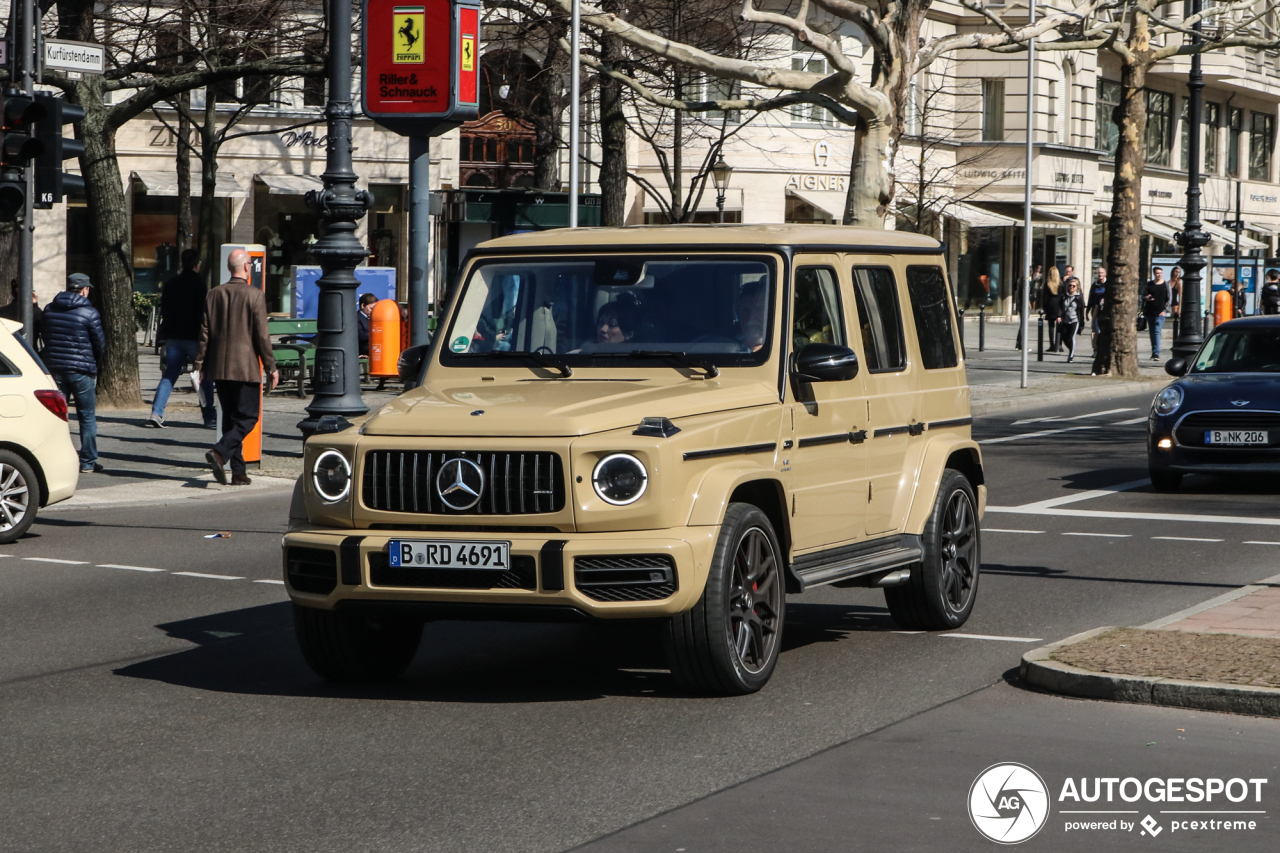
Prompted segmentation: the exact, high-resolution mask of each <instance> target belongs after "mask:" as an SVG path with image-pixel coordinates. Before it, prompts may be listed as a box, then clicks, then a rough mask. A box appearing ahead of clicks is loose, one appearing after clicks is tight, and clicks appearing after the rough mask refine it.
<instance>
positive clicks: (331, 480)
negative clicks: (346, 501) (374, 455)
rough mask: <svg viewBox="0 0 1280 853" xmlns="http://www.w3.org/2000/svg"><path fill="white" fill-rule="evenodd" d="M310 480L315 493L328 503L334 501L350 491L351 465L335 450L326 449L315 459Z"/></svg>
mask: <svg viewBox="0 0 1280 853" xmlns="http://www.w3.org/2000/svg"><path fill="white" fill-rule="evenodd" d="M311 479H312V481H313V482H314V483H315V486H316V493H317V494H318V495H320V497H322V498H323V499H324V500H325V501H327V502H328V503H336V502H337V501H340V500H342V499H343V498H345V497H346V496H347V493H348V492H350V491H351V465H350V464H349V463H348V462H347V457H345V456H343V455H342V454H341V453H339V452H338V451H336V450H326V451H325V452H324V453H321V454H320V456H319V457H318V458H317V459H316V465H315V469H314V472H313V475H312V478H311Z"/></svg>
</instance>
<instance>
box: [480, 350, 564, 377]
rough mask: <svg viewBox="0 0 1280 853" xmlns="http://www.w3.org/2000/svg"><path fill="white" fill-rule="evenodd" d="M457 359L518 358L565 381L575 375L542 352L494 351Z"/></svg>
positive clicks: (561, 362)
mask: <svg viewBox="0 0 1280 853" xmlns="http://www.w3.org/2000/svg"><path fill="white" fill-rule="evenodd" d="M455 357H462V358H518V359H522V360H525V361H532V362H533V363H534V364H536V365H538V366H539V367H545V368H547V369H548V370H554V371H555V372H556V373H559V374H560V375H561V376H562V377H564V378H565V379H568V378H569V377H570V376H572V375H573V368H571V367H570V366H569V365H567V364H565V363H564V362H563V361H556V360H555V359H551V358H547V357H546V356H545V355H543V354H542V353H540V352H517V351H514V350H494V351H493V352H464V353H457V354H456V355H455Z"/></svg>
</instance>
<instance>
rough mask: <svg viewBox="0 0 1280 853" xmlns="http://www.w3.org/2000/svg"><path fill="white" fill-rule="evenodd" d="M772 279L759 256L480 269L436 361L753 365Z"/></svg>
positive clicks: (550, 262) (765, 337)
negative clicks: (508, 360)
mask: <svg viewBox="0 0 1280 853" xmlns="http://www.w3.org/2000/svg"><path fill="white" fill-rule="evenodd" d="M775 279H776V276H775V274H774V263H773V261H772V260H771V259H769V258H764V257H761V258H758V259H756V258H750V257H748V258H745V259H744V258H743V257H742V256H736V257H723V256H714V255H698V256H689V255H683V256H675V255H661V256H622V255H611V256H606V257H594V258H574V257H568V258H527V259H525V258H521V259H508V258H502V259H495V260H492V261H485V262H481V263H479V264H477V265H476V266H475V267H474V268H473V269H472V271H471V274H470V276H469V277H468V278H467V281H466V283H465V284H464V285H463V291H462V295H461V298H460V299H459V300H458V309H457V311H456V312H455V313H454V319H453V325H452V326H451V327H450V329H449V334H448V337H447V338H445V340H446V341H447V345H446V346H445V347H444V349H443V351H442V352H441V358H440V360H441V362H442V363H444V364H449V365H455V366H463V365H469V364H474V363H476V362H485V361H491V362H492V361H497V360H498V359H499V358H504V357H505V358H512V359H514V360H516V361H517V362H518V361H519V360H520V357H521V355H522V354H532V355H540V356H543V358H542V359H541V360H535V359H533V358H527V360H528V361H529V362H530V363H531V364H538V363H542V365H543V366H547V364H548V363H554V364H556V365H563V366H567V367H576V366H599V367H610V366H621V365H626V364H632V365H633V364H635V362H636V361H637V360H640V361H644V360H647V359H652V360H653V362H654V363H666V364H672V363H675V364H685V365H689V364H697V365H700V366H707V367H710V366H712V365H714V366H718V367H735V366H751V365H757V364H762V363H764V361H765V360H766V359H767V358H768V353H769V342H770V337H771V335H770V332H771V329H770V328H769V326H770V320H771V317H772V313H773V312H772V311H771V310H770V306H771V305H773V298H774V297H773V294H774V281H775ZM680 356H687V358H680ZM505 358H504V360H505Z"/></svg>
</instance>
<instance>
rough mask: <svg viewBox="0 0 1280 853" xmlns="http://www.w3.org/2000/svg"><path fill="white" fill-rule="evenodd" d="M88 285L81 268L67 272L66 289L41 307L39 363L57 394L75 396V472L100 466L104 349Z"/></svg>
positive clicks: (91, 471)
mask: <svg viewBox="0 0 1280 853" xmlns="http://www.w3.org/2000/svg"><path fill="white" fill-rule="evenodd" d="M91 287H93V284H92V283H91V282H90V281H89V276H87V275H85V274H84V273H81V272H78V273H72V274H71V275H69V276H67V289H66V290H64V291H63V292H62V293H59V294H58V295H57V296H55V297H53V301H52V302H50V303H49V304H48V305H47V306H45V309H44V362H45V364H46V365H47V366H48V367H49V371H50V372H51V373H52V374H53V378H54V381H55V382H57V383H58V387H59V388H60V389H61V390H62V393H63V394H65V395H67V397H68V398H74V399H75V404H76V419H77V420H78V421H79V422H80V473H82V474H90V473H95V472H99V471H101V470H102V466H101V465H99V464H98V421H97V418H96V417H95V409H96V407H97V385H98V365H99V364H100V363H101V361H102V353H103V351H104V350H105V349H106V342H107V339H106V335H104V334H103V332H102V317H101V316H100V315H99V314H98V309H97V308H94V307H93V305H91V304H90V303H89V289H90V288H91Z"/></svg>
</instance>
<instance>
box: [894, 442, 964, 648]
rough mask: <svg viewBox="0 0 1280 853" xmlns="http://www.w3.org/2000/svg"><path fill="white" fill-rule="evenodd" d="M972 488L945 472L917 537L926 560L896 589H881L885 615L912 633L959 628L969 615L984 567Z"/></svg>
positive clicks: (960, 477) (957, 475)
mask: <svg viewBox="0 0 1280 853" xmlns="http://www.w3.org/2000/svg"><path fill="white" fill-rule="evenodd" d="M977 505H978V502H977V501H976V500H975V499H974V496H973V487H972V486H970V485H969V480H968V478H966V477H965V476H964V475H963V474H961V473H960V472H959V471H956V470H954V469H951V468H948V469H946V471H944V472H943V475H942V482H941V483H940V484H939V485H938V496H937V498H936V499H935V501H934V504H933V512H932V513H930V515H929V520H928V522H926V523H925V526H924V535H923V536H922V537H921V539H922V541H923V545H924V557H923V559H922V560H921V561H920V562H919V563H916V564H915V565H913V566H912V567H911V576H910V578H909V579H908V580H907V582H906V583H904V584H901V585H900V586H891V587H887V588H885V591H884V598H885V602H886V603H887V604H888V606H889V614H890V615H891V616H892V617H893V619H894V621H895V622H897V623H898V624H899V625H901V626H902V627H903V628H906V629H909V630H913V631H946V630H949V629H951V628H959V627H960V626H961V625H963V624H964V623H965V622H966V621H968V619H969V614H970V613H971V612H973V603H974V601H975V600H976V598H977V596H978V576H979V574H980V573H981V567H982V548H981V544H982V541H981V540H982V531H981V530H980V529H979V527H978V513H977Z"/></svg>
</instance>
